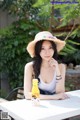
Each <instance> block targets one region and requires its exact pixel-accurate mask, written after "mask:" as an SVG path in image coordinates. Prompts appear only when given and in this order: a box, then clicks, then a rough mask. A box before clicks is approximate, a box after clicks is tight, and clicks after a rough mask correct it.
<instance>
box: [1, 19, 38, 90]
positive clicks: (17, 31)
mask: <svg viewBox="0 0 80 120" xmlns="http://www.w3.org/2000/svg"><path fill="white" fill-rule="evenodd" d="M34 28H35V29H34ZM38 31H39V29H38V27H37V26H36V24H35V22H32V21H28V20H25V19H23V20H19V21H17V22H15V23H13V25H12V26H11V27H10V28H9V29H6V30H4V32H3V33H1V32H0V48H1V50H0V58H1V63H0V72H7V73H8V74H9V81H10V82H9V83H10V86H11V88H14V87H17V86H22V85H23V78H24V76H23V75H24V66H25V64H26V63H27V62H29V61H30V60H31V58H30V56H29V54H28V53H27V51H26V46H27V44H28V42H29V41H30V40H32V39H33V38H34V35H35V34H36V33H37V32H38Z"/></svg>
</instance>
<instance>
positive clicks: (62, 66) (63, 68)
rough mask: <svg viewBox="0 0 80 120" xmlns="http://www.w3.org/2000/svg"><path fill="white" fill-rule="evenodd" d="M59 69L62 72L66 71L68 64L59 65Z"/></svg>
mask: <svg viewBox="0 0 80 120" xmlns="http://www.w3.org/2000/svg"><path fill="white" fill-rule="evenodd" d="M59 69H60V71H65V70H66V64H63V63H60V64H59Z"/></svg>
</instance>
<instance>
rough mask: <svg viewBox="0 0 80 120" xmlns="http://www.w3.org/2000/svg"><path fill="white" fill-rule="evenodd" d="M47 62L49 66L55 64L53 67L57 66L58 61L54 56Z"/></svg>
mask: <svg viewBox="0 0 80 120" xmlns="http://www.w3.org/2000/svg"><path fill="white" fill-rule="evenodd" d="M49 64H50V66H55V67H57V66H58V62H57V61H56V60H55V59H54V58H51V60H50V61H49Z"/></svg>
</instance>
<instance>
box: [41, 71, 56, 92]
mask: <svg viewBox="0 0 80 120" xmlns="http://www.w3.org/2000/svg"><path fill="white" fill-rule="evenodd" d="M39 79H40V82H39V88H40V89H41V90H44V91H49V92H51V93H53V92H55V88H56V72H55V74H54V77H53V80H52V81H51V82H50V83H45V82H44V81H43V80H42V79H41V76H40V75H39Z"/></svg>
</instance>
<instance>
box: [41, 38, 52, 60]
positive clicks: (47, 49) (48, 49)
mask: <svg viewBox="0 0 80 120" xmlns="http://www.w3.org/2000/svg"><path fill="white" fill-rule="evenodd" d="M53 54H54V50H53V48H52V44H51V42H50V41H47V40H46V41H44V42H43V44H42V47H41V52H40V56H41V58H42V59H43V60H46V61H49V60H50V59H51V58H52V57H53Z"/></svg>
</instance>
